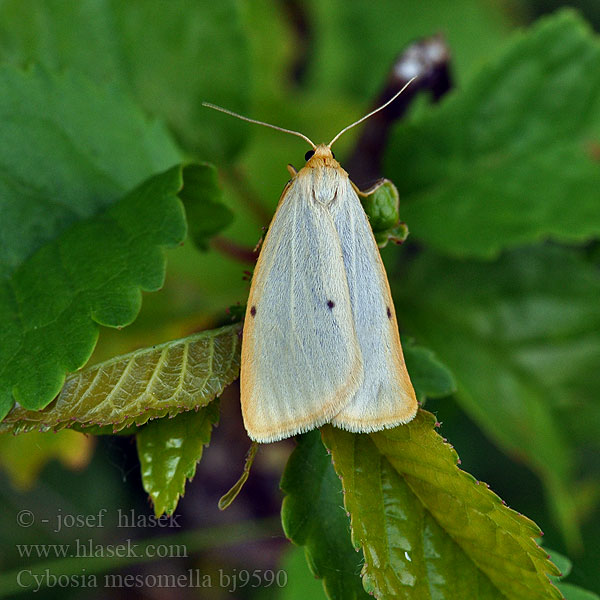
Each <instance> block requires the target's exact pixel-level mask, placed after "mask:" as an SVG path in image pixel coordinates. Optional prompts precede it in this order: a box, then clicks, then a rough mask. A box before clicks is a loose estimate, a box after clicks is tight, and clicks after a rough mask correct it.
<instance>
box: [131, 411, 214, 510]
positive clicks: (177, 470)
mask: <svg viewBox="0 0 600 600" xmlns="http://www.w3.org/2000/svg"><path fill="white" fill-rule="evenodd" d="M218 421H219V403H218V402H216V401H214V402H211V403H210V404H209V405H208V406H205V407H203V408H201V409H200V410H197V411H188V412H185V413H182V414H179V415H177V416H175V417H173V418H172V419H167V418H164V419H157V420H155V421H152V422H151V423H148V424H147V425H146V426H145V427H143V428H142V429H141V431H140V432H139V433H138V434H137V436H136V442H137V451H138V456H139V458H140V465H141V469H142V483H143V485H144V489H145V490H146V491H147V492H148V494H149V495H150V498H151V500H152V503H153V504H154V513H155V514H156V516H157V517H159V516H160V515H162V514H163V513H167V514H168V515H171V514H173V512H174V511H175V508H176V507H177V503H178V502H179V498H180V497H181V496H183V492H184V490H185V483H186V480H191V479H192V478H193V477H194V475H195V473H196V464H197V463H198V462H200V459H201V458H202V452H203V450H204V446H207V445H208V444H209V442H210V435H211V432H212V428H213V425H215V424H216V423H217V422H218Z"/></svg>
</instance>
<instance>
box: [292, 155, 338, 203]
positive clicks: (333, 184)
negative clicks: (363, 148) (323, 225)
mask: <svg viewBox="0 0 600 600" xmlns="http://www.w3.org/2000/svg"><path fill="white" fill-rule="evenodd" d="M292 185H294V186H296V185H297V186H300V189H302V190H303V195H304V196H305V197H306V198H308V199H312V200H313V201H316V202H318V203H319V204H323V205H325V206H328V207H332V206H333V205H334V204H335V203H336V201H338V200H339V199H340V198H341V197H343V196H344V191H345V190H346V189H347V185H348V173H346V171H344V169H342V167H341V166H340V163H339V162H338V161H337V160H335V158H333V155H332V153H331V150H330V149H329V148H328V147H327V146H325V145H320V146H317V147H316V149H315V153H314V155H313V156H312V157H311V158H309V159H308V160H307V161H306V165H304V167H303V168H302V169H300V171H299V172H298V174H297V175H296V177H295V179H294V181H293V182H292Z"/></svg>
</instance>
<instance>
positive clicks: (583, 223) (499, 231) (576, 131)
mask: <svg viewBox="0 0 600 600" xmlns="http://www.w3.org/2000/svg"><path fill="white" fill-rule="evenodd" d="M598 62H600V44H599V43H598V39H597V37H596V36H594V35H593V34H592V33H591V31H590V29H589V27H588V26H587V25H586V24H585V22H583V21H582V20H581V19H580V18H579V17H578V16H577V15H576V13H574V12H571V11H564V12H562V13H560V14H558V15H556V16H553V17H551V18H547V19H544V20H541V21H540V23H539V24H538V25H536V26H535V27H533V28H532V29H531V30H530V31H529V32H527V33H525V34H518V35H516V36H515V38H514V39H513V40H512V41H511V42H510V43H508V44H507V45H506V46H505V47H504V50H503V52H502V53H501V54H500V55H499V56H498V57H497V58H496V59H495V60H494V61H493V62H491V63H489V64H487V65H485V67H483V68H482V70H481V71H480V73H479V75H478V76H477V77H476V78H474V79H473V80H472V81H471V82H470V84H468V85H466V86H465V87H464V89H463V90H460V91H457V92H455V93H454V94H452V95H451V96H450V97H448V99H447V100H446V101H445V102H443V103H442V104H441V105H440V106H439V108H435V109H431V110H430V111H427V112H426V113H425V114H423V111H422V112H421V115H420V117H417V118H415V119H414V121H413V122H410V123H407V124H406V125H404V126H402V127H399V128H398V130H397V131H396V134H395V135H394V137H393V140H392V141H391V144H390V148H389V152H388V155H387V159H388V160H387V166H388V169H387V170H386V172H387V173H389V175H390V176H391V177H392V178H393V179H394V180H395V181H396V182H397V183H398V184H401V195H402V200H403V209H402V214H403V218H404V219H405V220H406V222H407V223H408V224H409V226H410V229H411V232H412V234H413V235H414V236H415V237H416V238H418V239H419V240H423V241H425V242H427V243H428V244H431V245H432V246H435V247H436V248H438V249H441V250H443V251H444V252H447V253H451V254H453V255H460V256H467V255H469V256H479V257H486V258H491V257H493V256H496V255H497V254H498V253H499V251H500V250H501V249H503V248H508V247H514V246H516V245H518V244H522V243H525V242H531V241H535V240H539V239H544V238H547V237H552V238H555V239H558V240H562V241H568V242H581V241H583V240H586V239H589V238H590V237H592V236H595V235H597V234H598V233H599V232H600V204H599V203H598V184H599V183H600V175H599V171H598V160H597V150H596V147H597V142H596V141H595V140H596V139H597V137H598V131H599V128H600V91H599V90H600V71H598V69H597V68H596V67H597V65H598Z"/></svg>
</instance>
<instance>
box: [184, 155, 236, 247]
mask: <svg viewBox="0 0 600 600" xmlns="http://www.w3.org/2000/svg"><path fill="white" fill-rule="evenodd" d="M183 173H184V179H185V182H186V186H187V185H188V184H189V185H191V189H188V188H187V187H185V188H184V189H183V190H182V191H181V193H180V194H179V197H180V198H181V199H182V200H183V203H184V204H185V212H186V216H187V219H188V226H189V233H190V236H191V237H192V239H193V240H194V243H195V244H196V246H198V248H200V249H201V250H207V249H208V240H209V238H210V237H212V236H213V235H215V234H216V233H218V232H219V231H221V230H222V229H225V227H227V225H229V224H230V223H231V222H232V221H233V213H232V212H231V210H230V209H229V208H227V206H225V205H224V204H223V191H222V190H221V186H220V185H219V180H218V177H217V169H216V168H215V167H214V166H213V165H211V164H209V163H203V164H197V165H196V164H194V165H188V166H186V167H185V168H184V170H183ZM188 190H189V191H188ZM198 191H199V192H198Z"/></svg>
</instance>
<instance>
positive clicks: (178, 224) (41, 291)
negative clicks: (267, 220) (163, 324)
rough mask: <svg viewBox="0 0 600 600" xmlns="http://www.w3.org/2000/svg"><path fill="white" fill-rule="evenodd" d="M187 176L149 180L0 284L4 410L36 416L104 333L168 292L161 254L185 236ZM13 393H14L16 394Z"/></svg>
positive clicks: (174, 173)
mask: <svg viewBox="0 0 600 600" xmlns="http://www.w3.org/2000/svg"><path fill="white" fill-rule="evenodd" d="M180 187H181V169H180V168H179V167H175V168H174V169H171V170H170V171H167V172H166V173H164V174H162V175H158V176H156V177H153V178H152V179H149V180H148V181H147V182H145V183H144V184H142V185H141V186H139V187H137V188H136V189H135V190H134V191H133V192H131V193H130V194H128V195H127V196H125V198H123V200H122V201H121V202H117V203H116V204H115V205H114V206H113V207H111V208H110V209H109V210H107V211H104V212H103V213H101V214H99V215H98V216H96V217H94V218H92V219H87V220H85V221H81V222H80V223H78V224H77V225H73V226H72V227H71V228H70V229H68V230H67V231H65V232H64V233H62V234H61V235H60V236H59V237H58V238H57V239H56V240H53V241H52V242H47V243H46V244H45V245H44V246H43V247H41V248H40V249H39V250H37V251H36V252H34V253H33V254H32V255H31V256H29V257H27V259H26V260H25V261H24V262H23V264H22V265H21V266H20V267H19V268H17V269H15V271H14V272H13V273H11V276H10V278H7V279H5V280H4V281H2V283H1V284H0V320H1V321H2V323H3V326H4V330H3V332H2V340H3V343H2V346H1V347H0V407H1V408H2V411H1V412H2V414H3V415H4V414H6V412H7V411H8V409H9V408H10V406H11V405H12V403H13V397H14V399H15V400H17V401H18V402H19V404H20V405H21V406H23V407H24V408H27V409H30V410H36V409H39V408H43V407H44V406H46V405H47V404H48V403H49V402H50V401H51V400H52V398H54V396H56V394H57V393H58V392H59V391H60V389H61V387H62V385H63V382H64V378H65V371H75V370H76V369H78V368H80V367H81V366H82V365H83V364H85V362H86V361H87V360H88V358H89V357H90V355H91V353H92V350H93V348H94V345H95V344H96V340H97V337H98V326H99V325H107V326H110V327H122V326H124V325H128V324H129V323H131V322H132V321H133V320H134V319H135V317H136V315H137V313H138V311H139V309H140V305H141V300H142V298H141V290H146V291H154V290H157V289H159V288H160V287H161V285H162V283H163V280H164V272H165V266H166V265H165V263H166V260H165V255H164V248H165V247H167V246H173V245H175V244H177V243H179V242H181V240H182V239H183V237H184V236H185V220H184V214H183V208H182V206H181V203H180V201H179V199H178V198H177V197H176V195H175V194H176V193H177V191H178V189H179V188H180ZM11 391H12V394H11Z"/></svg>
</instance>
